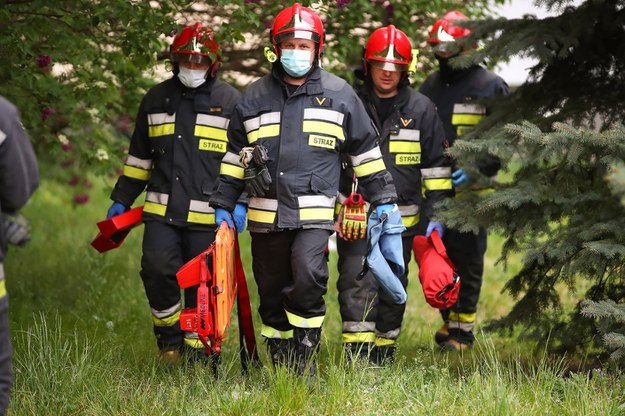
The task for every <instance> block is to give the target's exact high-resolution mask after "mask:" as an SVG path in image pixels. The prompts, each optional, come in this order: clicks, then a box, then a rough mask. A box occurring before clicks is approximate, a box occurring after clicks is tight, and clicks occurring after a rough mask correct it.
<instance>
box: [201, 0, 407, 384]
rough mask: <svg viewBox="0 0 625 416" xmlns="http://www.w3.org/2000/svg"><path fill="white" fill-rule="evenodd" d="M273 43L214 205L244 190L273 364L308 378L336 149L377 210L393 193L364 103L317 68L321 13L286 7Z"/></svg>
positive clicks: (324, 278)
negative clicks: (269, 63) (268, 70)
mask: <svg viewBox="0 0 625 416" xmlns="http://www.w3.org/2000/svg"><path fill="white" fill-rule="evenodd" d="M271 41H272V43H273V52H272V51H271V50H270V49H267V50H266V55H267V56H268V59H269V60H270V61H273V62H275V63H274V64H273V68H272V72H271V74H269V75H266V76H264V77H263V78H261V79H260V80H258V81H256V82H254V83H253V84H251V85H250V86H249V87H248V89H247V91H246V92H245V93H244V95H243V99H242V102H241V103H240V104H239V105H238V106H237V108H236V111H235V114H234V115H233V117H232V120H231V123H230V127H229V129H228V136H229V138H230V142H229V144H228V153H227V154H226V157H224V160H223V162H222V165H223V166H224V168H222V175H221V176H220V179H219V185H218V188H217V190H216V192H214V193H213V195H212V196H211V198H210V203H211V206H213V207H215V215H216V216H217V218H218V219H220V218H224V219H226V220H228V218H229V215H230V211H232V210H233V208H234V206H235V202H236V201H237V199H238V198H239V195H240V194H241V193H242V192H243V191H244V188H245V189H246V190H247V191H248V193H249V196H250V198H249V206H248V208H249V213H248V214H249V217H248V228H249V231H250V234H251V237H252V258H253V260H252V262H253V271H254V278H255V280H256V283H257V285H258V292H259V296H260V306H259V313H260V316H261V320H262V331H261V334H262V336H263V337H265V338H266V340H267V347H268V352H269V355H270V356H271V360H272V363H273V365H274V366H286V367H287V368H288V369H289V370H291V371H293V372H294V373H295V374H297V375H300V376H304V377H309V378H314V377H315V375H316V368H317V366H316V359H315V357H316V355H317V352H318V348H319V342H320V340H321V327H322V323H323V320H324V317H325V314H326V305H325V302H324V298H323V296H324V295H325V293H326V291H327V282H328V277H329V272H328V265H327V262H326V257H325V253H324V251H325V248H326V245H327V242H328V238H329V236H330V235H331V234H332V232H333V230H334V218H333V216H334V204H335V202H336V197H337V194H338V186H339V177H340V168H341V157H342V155H347V157H348V158H349V160H350V161H351V163H352V165H353V166H354V171H355V173H356V176H357V177H358V178H359V181H360V185H361V186H362V188H363V189H366V190H367V194H368V195H370V196H371V197H370V202H371V204H372V205H373V206H374V207H375V209H376V210H377V213H379V214H380V215H382V213H384V212H387V211H388V212H390V211H391V210H392V209H393V208H394V202H395V199H396V193H395V187H394V186H393V178H392V177H391V175H390V174H389V173H388V172H387V171H386V168H385V166H384V160H383V158H382V154H381V152H380V149H379V147H378V145H377V141H376V138H377V134H376V130H375V128H374V126H373V125H372V123H371V120H370V119H369V116H368V115H367V112H366V111H365V109H364V107H363V105H362V102H361V101H360V99H359V98H358V96H357V95H356V93H355V92H354V90H353V89H352V87H351V86H350V85H349V84H348V83H347V82H346V81H345V80H343V79H341V78H339V77H336V76H334V75H332V74H329V73H327V72H326V71H324V70H322V69H321V67H320V60H321V54H322V51H323V43H324V28H323V23H322V22H321V19H320V18H319V16H318V15H317V14H316V13H315V12H314V11H313V10H311V9H310V8H307V7H302V6H301V5H300V4H299V3H294V4H293V5H292V6H289V7H286V8H285V9H283V10H282V11H281V12H280V13H278V14H277V15H276V17H275V19H274V21H273V26H272V30H271ZM239 157H240V160H239ZM237 160H239V163H237ZM236 167H238V171H237V169H236Z"/></svg>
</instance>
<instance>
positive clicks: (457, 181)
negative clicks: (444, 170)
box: [451, 169, 471, 186]
mask: <svg viewBox="0 0 625 416" xmlns="http://www.w3.org/2000/svg"><path fill="white" fill-rule="evenodd" d="M469 179H471V177H470V176H469V175H467V174H466V173H465V171H463V170H462V169H458V170H455V171H454V172H453V173H452V174H451V184H452V185H453V186H460V185H462V184H463V183H467V182H469Z"/></svg>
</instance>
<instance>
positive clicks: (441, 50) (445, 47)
mask: <svg viewBox="0 0 625 416" xmlns="http://www.w3.org/2000/svg"><path fill="white" fill-rule="evenodd" d="M432 51H433V52H434V54H435V55H437V56H441V57H447V58H448V57H450V56H454V55H458V54H459V53H460V52H461V47H460V45H459V44H458V42H440V43H437V44H435V45H432Z"/></svg>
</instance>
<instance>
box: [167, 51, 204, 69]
mask: <svg viewBox="0 0 625 416" xmlns="http://www.w3.org/2000/svg"><path fill="white" fill-rule="evenodd" d="M174 62H175V63H177V64H185V63H188V64H196V65H202V66H206V67H207V68H208V67H210V66H211V64H212V60H211V58H210V57H208V56H206V55H199V54H194V53H174Z"/></svg>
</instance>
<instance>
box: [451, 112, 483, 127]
mask: <svg viewBox="0 0 625 416" xmlns="http://www.w3.org/2000/svg"><path fill="white" fill-rule="evenodd" d="M482 117H484V116H482V115H476V114H454V115H453V116H451V124H452V125H454V126H475V125H476V124H477V123H479V122H480V120H481V119H482Z"/></svg>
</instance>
